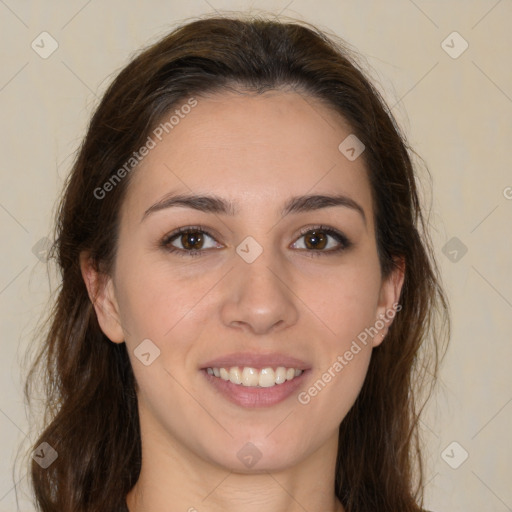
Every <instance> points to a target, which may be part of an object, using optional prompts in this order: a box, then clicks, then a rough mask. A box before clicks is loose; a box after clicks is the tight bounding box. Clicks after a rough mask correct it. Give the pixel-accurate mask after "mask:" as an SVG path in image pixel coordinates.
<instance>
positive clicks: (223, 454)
mask: <svg viewBox="0 0 512 512" xmlns="http://www.w3.org/2000/svg"><path fill="white" fill-rule="evenodd" d="M350 133H351V130H350V127H349V126H348V124H347V123H346V122H345V121H344V120H343V118H341V117H340V116H339V115H338V114H336V113H335V112H334V111H332V110H331V109H329V108H327V107H326V106H324V105H323V104H321V103H319V102H318V101H317V100H315V99H313V98H311V97H307V96H305V95H303V94H299V93H297V92H291V91H285V90H281V91H272V92H267V93H265V94H263V95H259V96H258V95H255V94H249V93H245V94H238V93H233V92H223V93H217V94H215V95H209V96H206V97H198V105H197V106H196V107H195V108H194V109H192V111H191V112H190V113H189V114H188V115H187V116H186V117H185V118H184V119H182V120H180V122H179V124H178V125H176V126H175V127H174V128H173V130H172V131H170V132H169V134H168V135H166V136H165V137H164V138H163V140H162V141H161V142H159V143H158V144H157V146H156V147H155V148H154V149H153V150H151V151H150V153H149V155H148V156H147V157H146V158H145V159H144V160H143V162H142V164H141V166H140V168H139V169H137V171H134V174H133V175H132V181H131V183H130V185H129V188H128V193H127V196H126V199H125V201H124V203H123V207H122V209H121V212H120V216H121V223H120V236H119V242H118V252H117V257H116V261H115V268H114V271H113V273H112V275H110V276H99V275H97V274H96V273H95V272H94V270H93V269H92V266H90V265H89V264H88V260H87V258H86V255H85V254H84V255H82V256H83V257H82V273H83V276H84V280H85V282H86V284H87V286H88V289H89V293H90V296H91V298H94V303H95V308H96V313H97V316H98V320H99V323H100V326H101V328H102V330H103V331H104V333H105V334H106V336H107V337H108V338H109V339H110V340H111V341H112V342H114V343H123V342H126V344H127V348H128V353H129V356H130V359H131V363H132V366H133V370H134V373H135V377H136V380H137V383H138V390H137V394H138V401H139V414H140V423H141V434H142V459H143V460H142V470H141V474H140V478H139V480H138V482H137V484H136V485H135V487H134V488H133V489H132V490H131V491H130V493H129V494H128V497H127V504H128V506H129V509H130V512H142V511H152V512H164V511H166V512H167V511H169V510H170V507H171V505H172V510H182V511H187V510H188V511H190V512H192V511H194V510H197V511H203V510H208V511H210V512H217V511H218V512H220V511H223V512H226V511H228V512H229V511H234V510H237V511H238V510H244V511H245V512H253V511H259V510H262V509H263V510H267V511H269V512H284V511H287V512H290V511H292V512H295V511H304V510H310V511H312V510H318V511H320V510H321V511H343V507H342V506H341V504H340V503H339V502H338V500H337V499H336V497H335V494H334V491H333V489H334V470H335V461H336V453H337V436H338V427H339V425H340V423H341V421H342V420H343V418H344V417H345V415H346V414H347V412H348V410H349V409H350V407H351V406H352V405H353V403H354V401H355V399H356V397H357V395H358V393H359V391H360V389H361V386H362V384H363V381H364V378H365V376H366V373H367V368H368V364H369V360H370V356H371V352H372V349H373V348H374V347H375V346H377V345H378V344H380V343H381V342H382V341H383V338H382V336H381V335H380V334H379V335H377V336H375V337H374V338H373V339H372V338H369V342H368V344H367V345H366V346H364V345H361V348H362V349H361V351H360V352H358V354H357V355H355V356H354V358H353V359H352V360H351V361H350V362H349V364H348V365H347V366H345V367H344V368H343V371H341V372H338V373H336V376H335V377H334V378H332V380H331V381H330V382H329V383H328V384H327V385H326V386H325V388H324V389H323V390H322V391H321V392H319V393H318V394H317V395H316V396H315V397H313V398H312V399H311V401H310V402H309V403H308V404H306V405H302V404H300V403H299V402H298V401H297V393H295V394H293V395H292V396H291V397H289V398H287V399H286V400H285V401H283V402H281V403H278V404H275V405H273V406H269V407H263V408H257V409H248V408H244V407H241V406H238V405H235V404H232V403H231V402H229V401H227V400H226V399H225V398H223V397H222V396H221V395H219V394H218V393H216V392H215V389H214V388H213V386H211V384H209V383H208V382H207V381H206V379H205V378H204V375H203V374H202V373H201V372H200V370H199V368H200V367H201V363H204V362H206V361H207V360H209V359H212V358H214V357H218V356H221V355H225V354H229V353H232V352H237V351H253V352H259V353H266V352H275V351H278V352H281V353H284V354H287V355H291V356H294V357H298V358H300V359H303V360H304V361H306V362H308V363H309V365H310V366H311V368H312V370H311V372H310V374H309V375H308V378H307V380H306V382H305V383H304V385H303V386H302V387H301V388H300V390H299V391H304V390H307V389H308V388H309V387H310V386H311V385H312V383H314V382H315V381H317V380H318V379H319V378H320V376H321V375H322V374H323V373H324V372H325V371H327V370H328V368H330V367H332V365H333V363H334V362H335V361H336V360H337V357H338V356H339V355H343V354H344V353H345V352H346V351H347V350H348V349H349V348H350V346H351V343H352V341H353V340H355V339H356V337H357V335H358V334H359V333H361V332H362V331H364V329H365V328H367V327H370V326H373V325H374V324H375V322H376V320H377V319H378V318H379V315H380V314H385V313H386V312H387V311H389V310H390V309H392V308H393V303H396V302H398V299H399V295H400V290H401V287H402V283H403V268H402V269H401V270H397V271H395V273H393V274H392V275H391V276H390V277H389V278H388V279H386V280H384V279H383V278H382V275H381V271H380V265H379V260H378V256H377V248H376V242H375V229H374V221H373V210H372V202H371V190H370V185H369V182H368V177H367V172H366V169H365V164H364V161H363V158H357V159H356V160H355V161H349V160H348V159H347V158H346V157H345V156H344V155H343V154H342V153H341V152H340V151H339V150H338V145H339V144H340V142H341V141H342V140H344V139H345V138H346V137H347V136H348V135H349V134H350ZM172 191H174V192H179V193H191V192H194V193H198V194H199V193H201V194H209V193H211V194H215V195H218V196H221V197H223V198H226V199H230V200H232V201H234V202H236V203H238V207H239V212H238V213H237V214H236V215H235V216H233V217H231V216H228V215H223V214H213V213H205V212H199V211H196V210H193V209H190V208H184V207H179V208H169V209H165V210H161V211H157V212H154V213H152V214H150V215H148V216H147V217H146V218H145V220H143V221H141V218H142V217H143V214H144V212H145V211H146V210H147V209H148V208H149V207H150V206H151V205H153V204H154V203H156V202H157V201H159V200H160V199H161V198H162V197H163V196H164V195H165V194H167V193H169V192H172ZM313 193H314V194H332V193H340V194H345V195H347V196H349V197H350V198H352V199H353V200H354V201H357V203H359V204H360V205H361V206H362V208H363V210H364V212H365V215H366V224H365V222H364V221H363V219H362V217H361V215H360V214H359V213H358V212H357V211H355V210H353V209H350V208H347V207H340V206H336V207H330V208H323V209H320V210H316V211H309V212H302V213H291V214H289V215H287V216H285V217H283V218H281V215H280V213H279V212H280V210H281V208H282V205H284V203H285V202H286V200H287V199H288V198H289V197H291V196H296V195H297V196H298V195H304V194H313ZM196 224H201V225H204V226H206V227H208V228H209V229H210V231H211V232H212V234H213V236H214V238H213V239H212V238H209V237H208V236H206V235H204V236H205V241H204V246H203V247H204V252H203V254H202V255H201V256H198V257H192V256H185V257H180V256H178V255H176V254H173V253H170V252H168V251H166V249H164V248H162V247H160V246H159V242H160V241H161V239H162V238H163V237H164V236H165V235H166V234H168V233H171V232H172V231H173V230H175V229H177V228H179V227H186V226H190V225H196ZM315 224H326V225H328V226H329V227H332V228H334V229H337V230H339V231H341V232H342V233H344V234H345V235H346V236H347V237H348V238H349V240H350V241H352V242H353V246H352V247H350V248H348V249H346V250H345V251H342V252H339V253H336V254H335V253H332V254H327V251H328V250H329V249H330V248H335V247H337V246H338V245H339V242H337V241H336V240H335V239H334V238H330V237H329V238H328V240H329V242H328V243H329V247H327V248H323V249H314V248H313V249H307V248H306V245H305V243H306V240H305V239H306V237H305V236H303V235H301V234H300V229H301V228H307V227H309V226H314V225H315ZM247 236H251V237H253V238H254V239H255V240H256V241H257V242H258V243H259V244H260V246H261V247H262V248H263V252H262V254H261V255H260V256H259V257H258V258H257V259H256V260H255V261H254V262H252V263H247V262H246V261H244V260H243V259H242V258H241V257H240V256H239V255H238V254H237V252H236V247H237V246H238V245H239V244H240V243H241V242H242V241H243V240H244V239H245V238H246V237H247ZM180 240H181V242H183V238H181V239H180V237H179V236H178V237H177V238H176V239H174V242H173V244H174V246H175V247H176V248H180V249H183V247H184V246H183V245H181V244H180ZM198 247H200V244H199V246H198ZM309 247H310V246H309ZM315 251H316V256H317V257H311V253H313V252H315ZM322 251H324V253H322ZM228 271H229V272H228ZM388 328H389V323H388V324H387V325H386V326H385V327H384V328H383V329H381V333H382V334H385V333H386V331H387V329H388ZM148 338H149V339H150V340H151V341H152V342H153V343H154V344H155V345H156V346H158V348H159V349H160V356H159V357H158V358H157V359H155V360H154V362H153V363H152V364H150V365H149V366H145V365H143V364H141V362H140V361H139V360H138V359H137V357H135V355H134V350H135V349H136V347H137V346H138V345H139V344H140V343H141V341H142V340H144V339H148ZM384 342H385V341H384ZM247 442H251V443H253V444H254V445H255V446H256V447H257V448H258V450H259V451H260V452H261V454H262V457H261V459H260V460H259V461H258V462H257V463H256V464H255V465H254V466H253V467H252V468H247V467H245V466H244V465H243V464H242V463H241V461H240V460H239V459H238V458H237V452H238V451H239V450H240V449H241V448H242V447H243V446H244V445H245V444H246V443H247Z"/></svg>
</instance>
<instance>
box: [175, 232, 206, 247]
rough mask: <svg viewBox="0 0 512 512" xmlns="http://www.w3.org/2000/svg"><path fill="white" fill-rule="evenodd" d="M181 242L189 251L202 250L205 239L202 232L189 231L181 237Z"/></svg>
mask: <svg viewBox="0 0 512 512" xmlns="http://www.w3.org/2000/svg"><path fill="white" fill-rule="evenodd" d="M179 238H180V242H181V244H182V246H183V248H184V249H186V250H187V251H192V250H198V249H201V248H202V245H203V243H204V237H203V236H202V234H201V231H189V232H187V233H182V234H181V235H179Z"/></svg>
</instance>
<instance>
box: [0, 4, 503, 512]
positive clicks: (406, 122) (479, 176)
mask: <svg viewBox="0 0 512 512" xmlns="http://www.w3.org/2000/svg"><path fill="white" fill-rule="evenodd" d="M214 10H219V11H220V12H222V11H223V10H243V11H247V10H252V11H253V12H260V11H261V10H263V11H266V12H271V13H275V14H278V13H281V14H282V15H283V16H287V17H291V18H297V19H302V20H305V21H308V22H311V23H314V24H316V25H318V26H319V28H321V29H325V30H328V31H331V32H334V33H335V34H337V35H338V36H340V37H342V38H343V39H345V40H346V41H347V42H348V43H349V44H350V45H352V46H353V47H354V48H355V49H356V50H357V51H358V52H360V53H361V54H362V56H363V59H362V62H363V64H364V60H365V59H366V64H364V65H366V66H367V70H368V72H369V73H370V78H371V79H373V80H374V83H376V85H377V87H378V88H379V90H381V92H382V93H383V94H384V96H385V98H386V100H387V101H388V103H389V105H390V106H392V107H393V113H394V114H395V116H396V118H397V120H398V122H399V124H400V126H401V128H402V129H403V130H404V131H405V133H406V135H407V138H408V140H409V142H410V144H411V145H412V146H413V147H414V148H415V150H416V151H417V152H418V153H419V154H420V155H421V156H422V157H423V159H424V160H425V162H426V164H427V166H428V168H429V170H430V172H431V174H432V177H433V190H432V192H433V193H432V211H431V215H430V222H431V225H432V236H433V241H434V245H435V251H436V254H437V258H438V261H439V264H440V268H441V271H442V274H443V281H444V284H445V287H446V291H447V293H448V298H449V300H450V305H451V311H452V320H453V333H452V339H451V344H450V347H449V350H448V353H447V356H446V358H445V361H444V364H443V366H442V369H441V378H440V383H439V386H438V391H437V393H436V395H435V396H434V398H433V400H432V402H431V403H430V406H429V407H428V411H427V413H428V414H427V415H426V416H425V418H424V420H423V422H422V426H423V433H424V438H425V442H426V445H427V451H428V457H427V462H428V464H427V478H426V480H427V482H428V485H427V489H426V506H427V508H428V509H430V510H434V511H436V512H457V511H460V512H462V511H464V512H469V511H474V512H477V511H478V512H481V511H486V512H491V511H496V512H505V511H511V510H512V485H511V482H512V470H511V463H510V460H511V459H512V442H511V441H512V439H511V428H510V426H511V425H512V377H511V375H512V372H511V370H510V365H511V362H512V343H511V335H510V333H511V331H512V321H511V318H512V273H511V272H510V264H511V261H512V244H511V243H510V239H511V234H512V231H511V228H510V224H511V221H512V165H511V158H510V147H511V137H512V127H511V124H512V121H511V120H512V50H511V48H512V31H511V30H510V27H511V26H512V1H510V0H499V1H496V0H492V1H491V0H489V1H487V0H471V1H464V0H457V1H442V0H436V1H434V0H428V1H427V0H414V1H413V0H393V1H387V2H378V1H355V0H353V1H347V0H316V1H314V2H311V1H309V2H308V1H306V0H268V1H259V2H250V1H248V0H225V1H223V0H208V1H206V0H193V1H189V2H179V1H177V0H149V1H146V2H144V3H142V2H133V1H132V2H126V1H125V2H122V1H121V0H112V1H104V2H100V1H99V0H89V1H87V0H72V1H64V0H62V1H45V2H43V1H16V0H0V31H1V34H2V35H1V45H0V53H1V62H2V66H1V68H0V108H1V111H2V117H1V119H2V136H1V138H0V145H1V156H2V158H1V160H2V162H1V174H0V177H1V182H0V229H1V239H2V244H1V257H2V265H1V266H0V318H1V336H2V343H1V352H0V354H1V358H0V388H1V390H2V393H1V400H0V454H1V456H0V512H7V511H9V512H12V511H14V510H17V506H19V510H21V511H33V510H34V507H33V505H32V504H31V499H30V495H28V496H27V494H28V489H27V485H26V475H25V473H26V472H24V471H23V468H21V471H17V472H15V474H13V464H14V461H15V458H16V457H17V456H19V455H18V452H19V448H18V446H19V445H20V443H23V442H24V443H25V446H28V442H29V440H31V439H35V438H36V435H37V431H35V429H34V428H33V427H31V421H30V418H29V417H28V416H27V413H26V410H25V405H24V400H23V395H22V386H23V382H24V378H25V376H26V366H25V364H24V353H25V350H26V347H27V346H28V344H29V343H30V342H31V339H32V336H33V334H34V329H35V328H36V326H37V321H38V320H39V317H40V314H41V313H42V312H43V310H44V309H45V308H46V307H47V300H48V291H49V284H48V276H47V271H46V264H45V247H46V242H45V238H46V237H48V236H50V233H51V226H52V219H53V211H54V206H55V202H56V200H57V197H58V195H59V193H60V191H61V187H62V183H63V179H64V178H65V176H66V175H67V173H68V172H69V170H70V167H71V165H72V162H73V158H74V153H75V151H76V149H77V148H78V145H79V144H80V142H81V140H82V137H83V135H84V133H85V129H86V126H87V123H88V120H89V118H90V115H91V113H92V111H93V108H94V107H95V106H96V105H97V103H98V101H99V98H100V97H101V96H102V94H103V92H104V91H105V89H106V86H107V85H108V84H109V83H110V81H111V80H112V78H113V77H114V76H115V74H116V73H117V72H118V71H119V70H120V69H121V68H122V67H123V66H124V65H125V64H127V62H128V60H129V59H130V57H131V56H132V55H133V54H134V52H136V51H137V50H139V49H140V47H142V46H144V45H147V44H149V43H151V42H154V41H156V40H157V39H159V38H160V37H161V36H163V35H164V34H165V33H167V32H168V31H170V30H171V29H172V28H174V27H175V26H176V25H177V24H180V23H181V22H183V21H185V19H186V18H190V17H195V16H199V15H201V14H205V13H211V12H213V11H214ZM45 33H46V34H45ZM56 45H58V46H56ZM55 48H56V49H55ZM53 50H54V51H53ZM52 51H53V53H51V52H52ZM50 53H51V54H50ZM420 173H421V176H423V175H424V173H423V171H421V170H420ZM421 176H420V178H421ZM421 181H422V182H423V183H424V184H425V185H426V186H427V189H426V190H427V192H428V186H429V185H428V180H426V178H421ZM429 197H430V194H428V193H427V196H426V199H427V201H426V205H427V206H428V205H429V203H430V199H429ZM454 443H455V444H454ZM466 457H467V458H466ZM15 484H17V488H18V491H17V493H16V492H15V489H14V488H15ZM205 494H206V491H205ZM16 495H17V499H16ZM397 512H398V511H397Z"/></svg>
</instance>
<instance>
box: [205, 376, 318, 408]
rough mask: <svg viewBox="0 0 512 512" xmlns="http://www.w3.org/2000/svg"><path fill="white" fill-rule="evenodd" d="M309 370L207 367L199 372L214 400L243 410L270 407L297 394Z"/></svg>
mask: <svg viewBox="0 0 512 512" xmlns="http://www.w3.org/2000/svg"><path fill="white" fill-rule="evenodd" d="M310 371H311V370H309V369H304V370H303V369H299V368H292V367H289V368H287V367H284V366H278V367H276V368H272V367H265V368H261V369H257V368H253V367H247V366H244V367H239V366H232V367H229V368H226V367H220V368H218V367H207V368H203V369H202V370H201V373H202V374H203V375H204V376H205V378H206V381H207V383H208V384H209V386H210V387H211V388H212V389H213V391H214V392H215V394H216V395H217V396H220V397H221V398H222V399H223V400H227V401H229V402H231V403H232V404H235V405H238V406H240V407H244V408H257V407H270V406H273V405H276V404H278V403H281V402H283V401H285V400H286V399H289V398H290V397H291V396H292V395H293V396H295V395H296V394H297V393H298V389H299V387H301V386H302V385H303V384H304V382H305V379H306V377H307V375H308V374H309V373H310Z"/></svg>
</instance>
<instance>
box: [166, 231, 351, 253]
mask: <svg viewBox="0 0 512 512" xmlns="http://www.w3.org/2000/svg"><path fill="white" fill-rule="evenodd" d="M311 231H321V232H322V233H325V234H326V235H329V236H331V237H333V238H334V239H335V240H336V241H337V242H338V243H339V244H340V246H339V247H338V248H337V249H329V250H327V251H324V250H314V249H299V250H301V251H305V252H307V253H309V255H310V256H312V257H316V256H321V255H322V254H323V255H334V254H338V253H340V252H341V251H345V250H347V249H349V248H350V247H352V245H353V243H352V242H351V241H350V240H349V239H348V238H347V237H346V236H345V235H344V234H343V233H341V232H339V231H338V230H336V229H333V228H330V227H328V226H324V225H321V224H319V225H316V226H310V227H308V228H303V229H302V230H301V232H300V236H299V238H301V237H303V236H304V235H306V234H308V233H310V232H311ZM197 232H200V233H203V234H205V235H207V236H209V237H210V238H212V239H213V240H215V237H214V236H213V235H212V234H211V233H210V231H209V230H208V228H206V227H204V226H200V225H198V226H186V227H182V228H179V229H177V230H175V231H173V232H172V233H169V234H168V235H165V236H164V238H163V239H162V241H161V242H160V246H161V247H162V248H164V249H165V250H167V251H168V252H170V253H174V254H176V255H178V256H180V257H188V256H191V257H197V256H202V255H203V254H204V253H205V252H207V251H209V250H211V249H198V250H187V249H178V248H177V247H174V246H173V245H171V242H172V241H173V240H174V239H175V238H177V237H178V236H179V235H182V234H186V233H197ZM297 240H298V239H297Z"/></svg>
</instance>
